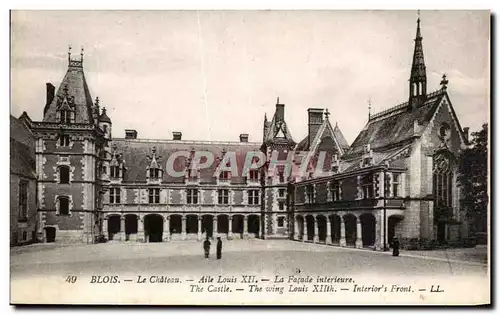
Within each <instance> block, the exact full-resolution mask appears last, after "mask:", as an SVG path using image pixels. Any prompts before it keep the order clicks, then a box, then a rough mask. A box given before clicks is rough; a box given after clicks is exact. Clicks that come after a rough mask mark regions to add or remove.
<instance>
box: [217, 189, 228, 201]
mask: <svg viewBox="0 0 500 315" xmlns="http://www.w3.org/2000/svg"><path fill="white" fill-rule="evenodd" d="M218 197H219V198H218V199H219V204H220V205H227V204H229V190H228V189H219V190H218Z"/></svg>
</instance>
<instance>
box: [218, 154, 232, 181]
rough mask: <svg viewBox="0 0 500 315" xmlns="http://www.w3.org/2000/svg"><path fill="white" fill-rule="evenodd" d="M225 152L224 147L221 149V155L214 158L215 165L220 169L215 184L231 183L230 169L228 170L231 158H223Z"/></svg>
mask: <svg viewBox="0 0 500 315" xmlns="http://www.w3.org/2000/svg"><path fill="white" fill-rule="evenodd" d="M226 154H227V150H226V148H223V149H222V153H221V156H218V157H217V159H216V162H215V163H216V165H217V169H218V170H220V171H219V174H218V176H217V184H218V185H219V184H229V183H231V176H232V174H231V171H230V170H228V169H230V168H231V160H230V159H225V157H226ZM222 163H225V165H222Z"/></svg>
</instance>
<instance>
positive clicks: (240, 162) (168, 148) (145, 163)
mask: <svg viewBox="0 0 500 315" xmlns="http://www.w3.org/2000/svg"><path fill="white" fill-rule="evenodd" d="M115 144H116V153H122V154H123V160H124V162H125V167H126V168H127V169H126V172H125V178H124V181H125V182H146V170H147V168H148V167H149V165H150V164H149V163H150V160H148V157H147V156H148V155H149V156H151V155H152V149H153V147H155V148H156V157H157V159H158V157H161V158H160V159H159V161H158V163H159V164H160V165H161V168H162V169H163V170H166V163H167V160H168V158H169V157H170V156H171V155H172V154H173V153H174V152H176V151H188V152H190V151H191V150H192V149H194V150H195V151H209V152H211V153H212V154H213V155H214V163H212V165H211V166H210V167H209V168H206V169H201V170H200V182H201V183H202V184H211V183H213V184H215V183H216V178H215V177H213V175H214V173H215V170H216V169H217V158H218V157H222V151H223V149H226V152H228V153H229V152H235V153H236V161H237V167H238V174H239V176H234V175H232V178H231V183H244V182H245V178H243V177H242V176H241V174H242V170H243V167H244V164H245V158H246V154H247V152H250V151H259V149H260V147H261V144H260V143H253V142H216V141H211V142H208V141H206V142H203V141H185V140H182V141H177V140H141V139H113V141H112V143H111V144H110V145H111V147H113V146H114V145H115ZM201 162H202V163H203V162H204V160H202V161H201ZM185 165H186V158H185V157H178V158H176V159H175V161H174V170H175V171H183V170H184V169H185ZM162 182H163V183H184V177H173V176H171V175H170V174H168V172H167V171H165V172H164V176H163V179H162Z"/></svg>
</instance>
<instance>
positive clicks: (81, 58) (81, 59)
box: [80, 46, 83, 62]
mask: <svg viewBox="0 0 500 315" xmlns="http://www.w3.org/2000/svg"><path fill="white" fill-rule="evenodd" d="M80 61H81V62H83V46H82V50H81V51H80Z"/></svg>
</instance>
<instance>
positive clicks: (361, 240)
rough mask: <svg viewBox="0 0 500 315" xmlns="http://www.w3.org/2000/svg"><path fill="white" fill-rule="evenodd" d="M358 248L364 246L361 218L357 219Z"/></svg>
mask: <svg viewBox="0 0 500 315" xmlns="http://www.w3.org/2000/svg"><path fill="white" fill-rule="evenodd" d="M356 248H363V235H362V230H361V220H360V219H359V218H357V220H356Z"/></svg>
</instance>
